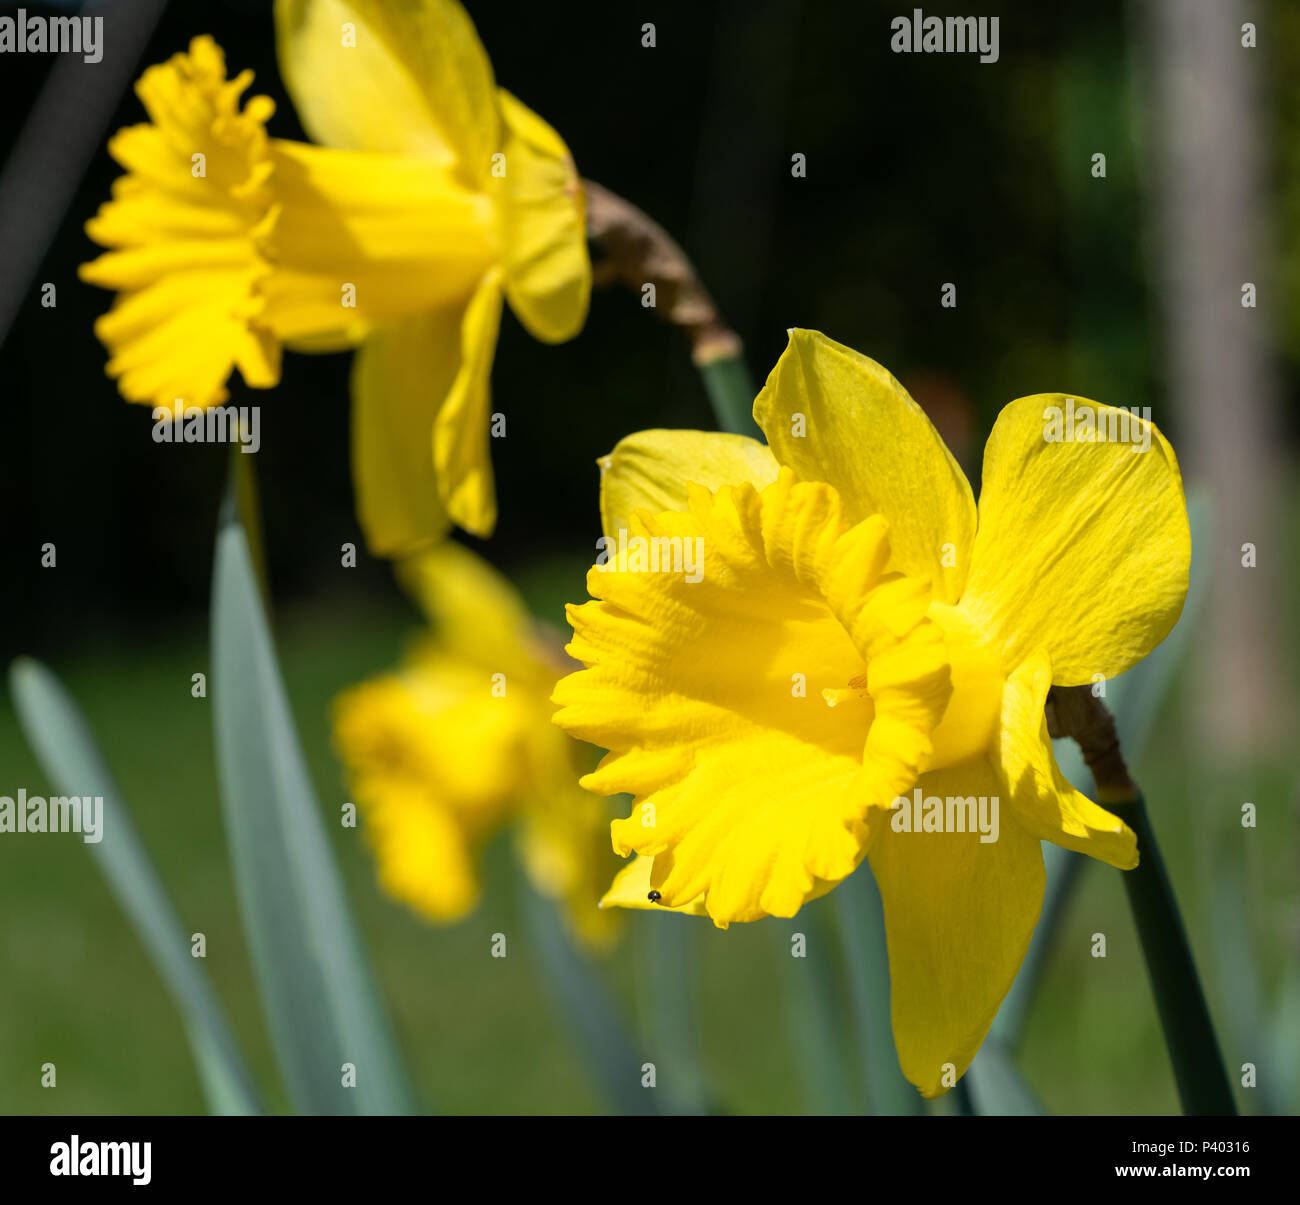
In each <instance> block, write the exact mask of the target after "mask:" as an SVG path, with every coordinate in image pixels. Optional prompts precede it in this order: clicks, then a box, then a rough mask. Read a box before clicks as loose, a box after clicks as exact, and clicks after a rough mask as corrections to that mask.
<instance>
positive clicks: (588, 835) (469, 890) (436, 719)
mask: <svg viewBox="0 0 1300 1205" xmlns="http://www.w3.org/2000/svg"><path fill="white" fill-rule="evenodd" d="M399 571H400V574H401V576H402V577H403V578H404V579H405V582H406V585H407V587H408V589H409V590H410V592H411V593H412V594H413V595H414V596H415V597H416V598H417V600H418V601H419V602H420V604H421V606H422V608H423V609H424V610H425V612H426V614H427V616H428V618H429V621H430V625H431V627H430V631H429V632H428V633H426V634H425V635H424V636H423V637H422V638H421V640H420V641H419V643H418V644H417V645H416V646H415V647H414V648H413V649H412V650H411V652H410V654H409V656H408V657H407V658H406V660H405V662H404V663H403V664H402V666H401V667H400V668H399V669H397V670H395V671H393V672H391V673H386V674H383V675H381V676H379V677H376V678H373V679H370V680H369V681H367V682H364V683H362V684H360V685H358V686H354V687H352V688H350V689H349V690H347V691H345V692H344V693H343V694H342V695H340V696H339V698H338V700H337V701H336V703H335V716H334V744H335V748H336V749H337V751H338V754H339V756H340V758H341V759H342V761H343V764H344V766H345V767H346V770H347V775H348V779H349V782H350V784H351V790H352V794H353V799H354V800H355V802H356V804H357V807H358V810H359V812H360V814H361V819H362V825H363V828H364V829H365V831H366V833H367V835H368V838H369V841H370V844H371V846H372V847H373V849H374V851H375V856H376V859H377V861H378V864H379V878H380V881H381V882H382V883H383V886H384V889H385V890H386V891H387V892H388V893H389V894H390V895H392V896H393V897H394V898H396V899H398V900H400V901H402V902H403V903H405V904H407V905H408V906H409V907H411V908H412V909H413V910H415V911H416V912H417V913H419V914H420V915H422V916H424V917H426V918H427V919H429V920H432V921H436V922H451V921H456V920H459V919H461V918H462V917H464V916H465V915H466V914H467V913H468V912H470V910H471V909H472V908H473V907H474V905H475V903H476V902H477V900H478V895H479V871H478V865H479V857H480V854H481V852H482V849H483V847H484V845H485V844H486V843H487V842H488V841H489V840H490V839H491V838H493V837H494V836H496V835H497V834H498V833H500V832H501V831H502V830H503V829H504V828H505V827H507V826H513V827H514V834H515V837H516V841H517V847H518V850H519V854H520V857H521V861H522V862H523V865H524V868H525V870H526V872H527V873H528V876H529V878H530V879H531V881H532V883H533V885H534V886H535V887H536V889H537V890H538V891H539V892H541V893H542V894H543V895H546V896H550V897H553V898H555V899H557V900H559V901H561V902H562V903H563V904H564V905H565V912H566V916H567V918H568V920H569V923H570V925H571V927H572V928H573V930H574V931H575V932H576V933H577V935H578V936H579V937H580V938H582V939H583V940H584V941H585V942H586V943H587V944H588V945H592V946H600V945H603V944H604V943H605V942H606V941H607V939H608V938H609V937H610V936H611V934H612V932H613V928H614V926H612V925H611V924H610V916H609V914H608V913H603V912H601V911H600V910H599V909H598V908H597V907H596V904H597V901H598V900H599V899H600V895H601V892H602V891H603V890H604V888H605V886H606V885H607V884H608V882H609V876H610V875H611V874H612V873H613V872H614V870H615V869H616V867H617V860H616V859H615V858H614V855H613V854H612V853H611V852H610V848H609V830H608V827H607V826H608V813H607V812H606V810H605V805H604V804H603V803H602V802H601V801H600V800H598V799H595V798H594V797H593V796H591V795H590V794H588V793H587V792H585V791H583V790H581V789H580V788H579V787H578V784H577V776H578V773H579V772H580V766H581V763H582V761H583V760H584V754H585V752H586V751H585V750H584V749H583V747H582V746H580V745H578V744H577V743H576V742H575V741H572V740H570V739H569V738H568V737H567V736H565V735H564V733H562V732H560V731H559V730H558V729H557V728H556V727H555V726H554V725H553V724H552V723H551V715H552V712H553V711H554V707H553V706H552V704H551V702H550V700H549V695H550V693H551V690H552V689H553V688H554V686H555V682H556V679H557V678H558V677H559V676H560V675H561V674H562V673H563V672H564V665H563V661H564V658H563V656H562V655H561V654H560V652H559V645H558V643H557V644H555V645H554V646H553V651H552V646H550V645H549V644H548V642H547V641H546V640H544V639H543V638H542V637H541V635H540V634H539V633H538V631H537V629H536V626H535V624H534V623H533V621H532V619H531V617H530V616H529V614H528V612H527V610H526V609H525V608H524V605H523V603H522V601H521V600H520V599H519V598H518V597H517V596H516V594H515V593H514V591H513V590H512V589H511V587H510V585H509V584H508V583H507V582H506V581H505V580H504V579H503V578H501V577H500V576H499V575H498V574H497V573H496V572H495V571H494V570H492V569H491V568H490V567H489V566H488V565H487V564H486V563H484V562H483V561H482V560H480V559H479V558H478V557H477V556H475V555H474V554H473V553H471V552H469V551H468V550H467V549H465V548H463V547H462V546H461V545H459V544H456V543H454V542H447V543H444V544H441V545H439V546H437V547H436V548H434V549H431V550H429V551H428V552H425V553H421V554H418V555H417V556H416V557H413V558H411V559H410V560H409V561H407V562H403V563H402V564H401V566H400V570H399Z"/></svg>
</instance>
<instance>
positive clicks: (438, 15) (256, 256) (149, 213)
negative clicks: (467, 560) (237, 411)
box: [81, 0, 591, 556]
mask: <svg viewBox="0 0 1300 1205" xmlns="http://www.w3.org/2000/svg"><path fill="white" fill-rule="evenodd" d="M275 12H276V26H277V36H278V56H279V62H280V67H281V71H282V74H283V76H284V81H285V84H286V87H287V88H288V91H289V93H290V95H291V96H292V97H293V101H294V105H295V107H296V109H297V112H298V116H299V118H300V119H301V121H302V124H303V126H304V128H305V129H306V130H307V132H308V134H309V135H310V136H311V137H312V138H313V139H314V140H315V142H316V143H319V144H320V145H319V146H317V145H312V144H309V143H302V142H291V141H284V140H281V139H275V138H270V137H268V135H267V131H266V123H267V121H268V119H269V118H270V117H271V115H272V112H273V109H274V105H273V103H272V101H271V100H270V99H269V98H268V97H265V96H254V97H251V98H250V99H248V100H247V101H246V102H244V103H243V105H242V108H241V102H240V98H241V96H242V94H243V93H244V92H245V90H246V89H247V88H248V86H249V84H250V83H251V81H252V73H251V72H250V71H244V72H242V73H240V74H239V75H237V76H236V77H234V78H233V79H227V74H226V64H225V56H224V55H223V53H222V51H221V49H220V47H218V45H217V44H216V43H215V42H214V41H213V40H212V39H211V38H210V37H199V38H196V39H195V40H194V41H193V42H192V43H191V45H190V48H189V51H188V52H187V53H180V54H176V55H174V56H173V57H172V58H171V59H170V60H168V61H167V62H166V63H163V64H160V65H158V66H154V67H150V68H149V69H148V70H146V71H145V72H144V74H143V76H142V77H141V78H140V80H139V82H138V84H137V85H136V91H137V93H138V95H139V97H140V99H141V101H142V102H143V104H144V107H145V110H146V111H147V113H148V116H149V119H150V120H149V122H148V123H147V124H142V125H136V126H129V127H127V128H125V129H123V130H120V131H119V132H118V133H117V134H116V135H115V136H114V137H113V138H112V140H111V141H110V143H109V151H110V153H111V154H112V155H113V157H114V158H115V159H116V160H117V161H118V162H119V163H120V164H121V165H122V166H123V167H124V168H125V169H126V172H127V174H126V175H124V176H122V177H120V178H119V179H118V180H117V182H116V184H115V185H114V189H113V196H112V199H111V200H110V201H108V202H107V203H106V204H104V205H103V206H102V207H101V209H100V211H99V213H98V214H97V215H96V216H95V217H94V218H93V219H92V220H91V221H90V222H89V223H88V224H87V233H88V234H89V235H90V237H91V238H92V239H94V240H95V241H96V242H97V243H99V244H101V245H102V246H104V247H106V248H109V250H108V251H107V252H106V253H105V254H103V255H101V256H100V257H99V258H98V259H96V260H95V261H93V262H92V263H89V264H86V265H84V266H83V267H82V270H81V275H82V277H83V279H85V280H87V281H90V282H91V283H93V284H97V285H100V286H102V287H104V288H107V289H113V290H115V291H116V292H117V298H116V300H115V302H114V304H113V306H112V308H111V309H110V310H109V312H108V313H107V314H105V315H104V316H103V317H102V318H101V319H100V320H99V322H98V323H97V325H96V333H97V334H98V335H99V338H100V339H101V340H102V341H103V343H104V344H105V346H106V347H107V348H108V351H109V355H110V358H109V361H108V372H109V374H110V375H111V376H113V377H114V378H116V380H117V383H118V388H119V389H120V391H121V393H122V395H123V396H124V397H125V398H127V399H128V400H129V401H133V402H140V403H145V404H149V405H152V406H154V407H161V408H163V409H164V410H167V411H169V412H170V411H174V410H175V409H176V408H178V407H179V406H184V407H187V408H193V407H210V406H214V405H219V404H220V403H222V402H223V401H225V400H226V398H227V382H228V380H229V378H230V375H231V372H232V371H233V370H236V369H237V370H238V371H239V373H240V375H241V376H242V377H243V379H244V381H245V382H246V383H247V384H248V385H250V386H253V387H255V388H259V389H260V388H270V387H272V386H274V385H275V384H276V383H277V382H278V381H279V378H280V359H281V351H282V348H284V347H288V348H290V349H291V350H296V351H308V352H322V351H336V350H340V349H345V348H352V347H355V348H358V349H359V350H358V352H357V356H356V360H355V363H354V367H353V375H352V392H353V442H352V458H353V474H354V480H355V488H356V495H357V507H358V513H359V517H360V521H361V524H362V527H363V529H364V531H365V534H366V538H367V540H368V542H369V544H370V546H371V548H372V550H373V551H375V552H376V553H378V554H381V555H388V556H397V555H402V554H405V553H408V552H410V551H412V550H413V549H416V548H418V547H420V546H422V545H425V544H427V543H429V542H431V541H432V540H434V539H436V538H437V537H440V536H441V535H442V534H444V533H445V531H446V529H447V527H448V526H449V525H450V524H453V523H454V524H457V525H459V526H460V527H462V528H464V529H466V530H467V531H471V532H473V533H474V534H476V535H479V536H484V535H487V534H489V533H490V532H491V531H492V529H493V526H494V524H495V521H496V498H495V489H494V485H493V476H492V465H491V459H490V456H489V450H488V449H489V439H490V434H489V426H490V421H491V407H490V402H489V378H490V375H491V369H492V361H493V356H494V353H495V348H496V340H497V331H498V325H499V321H500V316H501V305H502V298H503V296H504V297H505V298H506V299H507V300H508V301H509V302H510V306H511V308H512V309H513V310H514V312H515V314H516V315H517V317H518V318H519V320H520V321H521V322H522V323H523V324H524V326H525V327H526V328H527V329H528V331H529V332H530V333H531V334H532V335H534V336H535V337H536V338H538V339H541V340H544V341H547V342H558V341H561V340H565V339H568V338H571V337H572V336H573V335H575V334H576V333H577V332H578V330H580V329H581V327H582V324H583V322H584V320H585V318H586V312H587V304H588V298H589V293H590V282H591V271H590V264H589V260H588V256H587V249H586V242H585V236H584V200H583V194H582V190H581V187H580V185H579V182H578V177H577V174H576V171H575V168H574V165H573V161H572V159H571V157H570V155H569V153H568V150H567V149H566V147H565V145H564V143H563V142H562V141H561V139H560V137H559V136H558V135H557V134H556V133H555V131H554V130H553V129H551V127H550V126H549V125H547V124H546V122H544V121H543V120H542V119H541V118H540V117H538V116H537V115H536V114H535V113H533V112H532V111H531V110H529V109H528V108H526V107H525V106H524V105H523V104H521V103H520V102H519V101H518V100H516V99H515V98H514V97H513V96H511V95H510V93H508V92H506V91H505V90H504V89H501V88H498V87H497V86H496V84H495V81H494V79H493V73H492V66H491V63H490V62H489V61H488V58H487V55H486V53H485V52H484V49H483V47H482V45H481V44H480V42H479V40H478V36H477V34H476V32H475V30H474V27H473V24H472V23H471V21H470V19H469V17H468V15H467V14H466V13H465V11H464V9H462V8H461V6H460V5H459V4H457V3H456V2H455V0H397V2H394V0H382V2H381V0H277V4H276V10H275Z"/></svg>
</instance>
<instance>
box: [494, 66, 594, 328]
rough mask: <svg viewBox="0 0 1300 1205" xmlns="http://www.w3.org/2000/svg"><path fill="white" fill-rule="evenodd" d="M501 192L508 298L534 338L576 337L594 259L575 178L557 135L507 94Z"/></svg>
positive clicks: (502, 95) (503, 105)
mask: <svg viewBox="0 0 1300 1205" xmlns="http://www.w3.org/2000/svg"><path fill="white" fill-rule="evenodd" d="M498 95H499V97H500V103H501V116H502V118H503V120H504V122H505V129H506V142H505V152H504V153H505V160H504V167H505V173H506V174H505V175H504V176H501V177H499V178H498V177H494V178H493V180H492V182H493V183H494V184H495V185H496V186H497V187H498V189H499V190H500V194H501V201H502V209H501V222H502V242H503V253H504V257H505V259H504V262H505V269H506V299H507V300H508V301H509V302H510V308H511V309H512V310H514V312H515V314H516V315H517V316H518V318H519V320H520V322H522V323H523V324H524V326H525V327H527V328H528V332H529V334H531V335H532V336H533V337H534V338H535V339H541V340H542V341H543V342H546V343H559V342H562V341H563V340H565V339H571V338H573V336H574V335H576V334H577V333H578V332H579V331H580V330H581V329H582V324H583V323H584V322H585V321H586V319H587V303H588V301H589V300H590V297H591V261H590V259H589V258H588V256H587V229H586V207H585V205H584V200H583V194H582V187H581V185H580V184H579V182H578V173H577V170H576V169H575V168H574V166H573V158H572V156H571V155H570V154H569V149H568V147H566V146H565V145H564V143H563V141H561V139H560V136H559V135H558V134H557V133H556V132H555V131H554V130H553V129H551V127H550V126H549V125H547V124H546V122H544V121H543V120H542V119H541V118H540V117H538V116H537V114H536V113H534V112H533V111H532V110H531V109H529V108H527V107H525V106H524V105H522V104H520V102H519V101H517V100H516V99H515V98H514V97H513V96H511V95H510V93H509V92H507V91H505V90H504V89H501V90H500V91H499V93H498Z"/></svg>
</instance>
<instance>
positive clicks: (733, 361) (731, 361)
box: [695, 347, 763, 439]
mask: <svg viewBox="0 0 1300 1205" xmlns="http://www.w3.org/2000/svg"><path fill="white" fill-rule="evenodd" d="M695 366H696V368H698V369H699V373H700V377H701V379H702V380H703V381H704V388H705V391H706V392H707V393H708V395H709V403H710V404H711V405H712V406H713V414H714V417H715V418H716V419H717V420H718V426H719V427H720V428H721V429H722V430H723V431H730V432H731V433H732V434H733V435H748V436H751V437H752V438H754V439H762V438H763V433H762V432H761V431H760V430H759V429H758V424H757V423H756V422H754V396H755V394H756V393H757V390H756V389H755V388H754V379H753V377H751V376H750V375H749V366H748V365H747V364H746V363H745V353H744V351H743V349H740V348H739V347H738V348H737V350H736V351H735V352H733V353H730V354H727V355H722V356H718V357H716V358H710V359H708V360H705V361H703V362H701V361H696V365H695Z"/></svg>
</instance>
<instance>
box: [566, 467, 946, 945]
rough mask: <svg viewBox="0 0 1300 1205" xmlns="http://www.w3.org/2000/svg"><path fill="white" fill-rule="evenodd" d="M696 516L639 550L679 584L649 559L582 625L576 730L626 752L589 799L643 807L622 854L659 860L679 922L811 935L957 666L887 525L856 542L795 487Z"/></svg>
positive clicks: (819, 496) (907, 778) (786, 483)
mask: <svg viewBox="0 0 1300 1205" xmlns="http://www.w3.org/2000/svg"><path fill="white" fill-rule="evenodd" d="M689 505H690V510H689V512H687V513H679V512H665V513H664V514H661V515H659V516H658V517H656V518H654V519H650V518H649V517H648V516H645V515H644V513H643V515H640V516H634V517H633V519H632V528H631V534H630V537H629V538H630V539H632V540H636V539H642V538H644V539H647V540H662V541H666V542H665V543H663V544H660V545H657V547H658V548H659V549H660V550H661V555H662V556H663V557H664V558H665V561H663V562H661V563H660V565H659V571H655V569H654V565H655V562H653V561H650V562H648V564H647V565H646V566H645V567H644V569H643V568H642V567H641V566H640V565H639V564H638V563H636V562H634V561H633V560H632V559H630V558H631V557H632V556H633V555H634V548H635V547H636V546H629V548H628V549H627V553H628V557H627V558H624V557H622V555H621V554H620V558H619V560H617V561H615V560H611V561H610V562H609V563H608V564H606V565H603V566H602V565H600V564H598V565H597V567H595V568H593V570H592V571H591V573H590V574H589V575H588V582H587V588H588V591H589V592H590V593H591V594H592V595H593V597H595V598H596V599H599V600H600V601H597V602H592V603H588V604H586V605H585V606H582V607H575V608H570V611H569V614H570V619H571V622H572V623H573V625H574V639H573V642H572V644H571V645H570V646H569V652H570V653H571V655H573V656H574V657H576V658H577V659H578V660H580V661H582V662H583V663H584V664H585V665H586V666H588V667H589V668H588V669H587V670H585V671H583V672H580V673H576V674H572V675H570V676H569V677H568V678H565V679H564V680H562V681H561V682H560V684H559V685H558V686H557V688H556V693H555V695H554V698H555V701H556V702H557V703H558V704H560V706H561V710H560V711H559V712H558V713H557V714H556V717H555V718H556V722H557V723H558V724H560V726H561V727H563V728H565V729H566V730H567V731H569V732H571V733H573V734H574V735H576V736H579V737H581V738H582V739H584V740H587V741H590V742H591V743H593V744H598V745H601V746H603V747H605V748H607V749H609V750H610V752H609V754H608V756H607V757H606V758H605V759H604V760H603V761H602V762H601V765H600V767H599V769H597V770H596V772H595V773H593V774H591V775H588V776H587V777H586V778H585V779H583V784H584V785H585V786H587V787H588V788H589V789H591V790H593V791H596V792H598V793H601V794H614V793H618V792H627V793H630V794H632V795H634V796H635V797H636V798H635V800H634V804H633V810H632V814H631V816H630V817H629V818H627V819H626V820H621V821H616V822H615V824H614V826H613V838H614V845H615V848H616V849H617V850H618V851H619V852H620V853H623V854H627V853H629V852H631V851H633V850H635V851H637V852H639V853H643V854H648V855H652V856H653V857H654V859H655V867H654V870H655V875H656V878H658V876H660V875H662V876H663V878H662V882H657V883H656V886H657V888H658V889H659V890H660V892H661V895H662V898H663V900H664V902H665V904H666V905H667V906H669V907H676V906H679V905H682V904H689V903H691V902H692V901H693V900H694V899H695V898H696V897H697V896H699V895H704V896H705V904H706V907H707V910H708V913H709V915H710V916H711V917H712V918H713V919H714V921H715V922H716V923H718V924H726V923H729V922H731V921H737V920H755V919H757V918H759V917H761V916H767V915H772V916H792V915H794V913H795V912H796V911H797V910H798V908H799V907H800V906H801V905H802V904H803V903H804V902H805V901H806V900H808V899H810V898H812V897H813V896H814V895H817V894H820V893H821V892H822V891H823V890H824V889H825V884H826V883H830V882H835V881H838V880H839V879H842V878H844V877H845V876H846V875H848V874H850V873H852V871H853V869H854V867H855V866H856V865H857V864H858V862H859V860H860V859H861V857H862V854H863V851H864V846H863V839H864V837H865V827H864V820H865V817H866V815H867V813H868V812H869V811H870V810H871V809H872V808H875V807H887V806H888V803H889V801H890V800H892V799H893V797H894V796H895V795H896V794H897V793H898V792H899V791H900V790H902V789H904V788H905V787H906V786H907V785H909V784H910V783H911V782H912V781H914V780H915V777H916V774H917V772H918V767H919V765H920V764H921V762H922V761H923V759H924V758H926V757H927V756H928V755H929V754H930V752H931V745H930V741H929V734H930V732H931V731H932V730H933V729H934V727H935V725H936V724H937V723H938V720H939V717H940V715H941V714H942V712H943V709H944V707H945V705H946V704H947V702H948V697H949V685H948V664H947V660H946V657H945V656H944V652H943V646H942V644H941V643H940V642H939V639H938V634H937V629H936V628H935V627H934V625H932V624H930V622H929V620H928V619H926V617H925V610H926V606H927V604H928V590H925V589H922V591H921V592H920V594H919V596H918V595H917V594H916V593H914V592H912V591H903V592H900V591H899V590H898V589H897V587H898V585H899V579H896V578H893V577H890V576H887V575H885V573H884V569H885V564H886V561H887V558H888V555H889V545H888V540H887V538H886V535H885V524H884V522H883V520H880V519H879V518H873V519H869V520H866V521H864V522H861V523H857V524H854V523H851V522H850V521H849V520H848V519H846V518H845V516H844V514H843V510H842V507H841V504H840V501H839V498H838V496H837V495H836V493H835V491H834V490H833V489H832V488H831V487H829V486H827V485H824V484H821V483H799V482H796V481H795V480H794V478H793V475H792V474H789V473H784V474H782V476H781V477H780V478H779V479H778V480H777V481H776V482H775V483H774V484H772V485H770V486H768V487H767V488H766V489H765V490H764V491H763V492H762V493H761V494H759V493H758V492H757V491H756V490H755V489H754V488H753V487H752V486H750V485H744V486H739V487H728V488H726V489H723V490H721V491H719V492H718V493H717V494H716V495H715V494H711V493H709V491H707V490H705V489H704V488H703V487H700V486H693V487H691V490H690V497H689ZM674 539H677V540H680V541H682V543H680V544H679V545H677V546H676V547H677V548H678V549H679V550H680V552H681V555H680V557H679V558H678V561H677V565H676V568H677V570H678V571H676V572H674V571H672V565H671V564H670V563H668V562H667V559H666V558H667V557H668V552H669V550H670V549H672V548H673V547H674V546H673V545H672V543H671V541H673V540H674ZM697 541H699V542H698V543H697ZM645 547H646V548H649V547H652V546H651V545H646V546H645ZM688 551H689V552H691V553H696V554H700V555H701V556H702V558H703V560H702V563H701V562H700V561H695V560H693V558H691V559H692V561H693V563H694V565H695V568H696V570H697V572H692V571H691V569H690V567H689V566H688V564H687V560H688V556H687V554H688ZM693 578H694V579H695V580H692V579H693Z"/></svg>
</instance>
